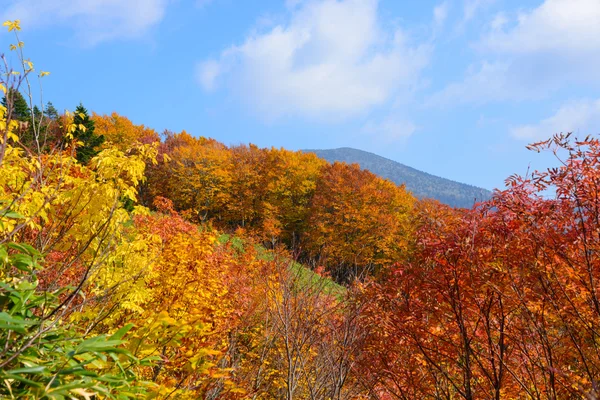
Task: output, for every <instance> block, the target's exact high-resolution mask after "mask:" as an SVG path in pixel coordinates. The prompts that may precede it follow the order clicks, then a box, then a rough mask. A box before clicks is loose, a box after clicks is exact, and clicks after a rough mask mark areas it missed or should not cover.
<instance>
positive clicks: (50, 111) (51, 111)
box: [44, 101, 58, 120]
mask: <svg viewBox="0 0 600 400" xmlns="http://www.w3.org/2000/svg"><path fill="white" fill-rule="evenodd" d="M44 114H46V116H47V117H48V118H50V119H52V120H55V119H57V118H58V110H57V109H56V107H54V104H52V102H51V101H49V102H48V104H46V109H45V110H44Z"/></svg>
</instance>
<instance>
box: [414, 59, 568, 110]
mask: <svg viewBox="0 0 600 400" xmlns="http://www.w3.org/2000/svg"><path fill="white" fill-rule="evenodd" d="M538 67H540V64H539V63H538V62H536V60H528V61H527V62H525V61H523V63H521V64H518V65H516V64H514V63H512V62H501V61H500V62H487V61H483V62H482V63H481V64H475V65H471V66H470V67H469V68H468V69H467V71H466V73H465V77H464V78H463V80H462V81H460V82H453V83H450V84H448V85H447V86H446V87H445V88H444V89H442V90H440V91H438V92H437V93H434V94H433V95H432V96H431V97H430V98H429V99H428V100H427V101H426V105H428V106H447V105H457V104H469V103H473V104H484V103H487V102H490V101H510V100H515V101H523V100H536V99H541V98H544V97H545V96H546V95H547V94H548V93H551V92H553V91H554V90H556V89H557V86H558V85H559V81H558V80H552V79H546V76H547V75H559V72H560V71H554V70H553V69H552V68H550V67H548V68H547V69H546V70H544V71H540V70H539V69H538Z"/></svg>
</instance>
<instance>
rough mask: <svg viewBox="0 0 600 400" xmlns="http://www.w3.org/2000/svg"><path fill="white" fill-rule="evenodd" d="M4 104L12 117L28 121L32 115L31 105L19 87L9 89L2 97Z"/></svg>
mask: <svg viewBox="0 0 600 400" xmlns="http://www.w3.org/2000/svg"><path fill="white" fill-rule="evenodd" d="M2 105H3V106H4V107H6V108H7V110H8V115H10V118H11V119H17V120H20V121H26V120H28V119H29V118H30V117H31V110H30V108H29V105H28V104H27V101H26V100H25V98H24V97H23V95H22V94H21V92H19V91H18V90H17V89H9V91H8V92H7V93H6V95H4V97H3V98H2Z"/></svg>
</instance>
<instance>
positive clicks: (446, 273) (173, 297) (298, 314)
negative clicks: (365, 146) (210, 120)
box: [0, 21, 600, 400]
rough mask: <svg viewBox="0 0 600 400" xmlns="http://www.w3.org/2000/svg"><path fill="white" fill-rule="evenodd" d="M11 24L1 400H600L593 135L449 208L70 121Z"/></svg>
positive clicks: (123, 129) (209, 146)
mask: <svg viewBox="0 0 600 400" xmlns="http://www.w3.org/2000/svg"><path fill="white" fill-rule="evenodd" d="M4 28H5V29H7V30H8V31H9V32H10V34H11V35H13V34H14V37H13V38H14V44H13V45H11V48H10V49H7V54H6V55H3V56H2V59H1V60H0V61H1V65H0V73H1V75H0V90H1V91H2V93H1V95H2V96H3V102H2V105H1V106H0V398H2V399H57V400H58V399H137V398H139V399H146V398H148V399H287V400H292V399H314V400H317V399H319V400H326V399H332V400H333V399H336V400H342V399H346V400H349V399H365V400H366V399H380V400H392V399H406V400H409V399H432V400H433V399H435V400H454V399H465V400H475V399H535V400H557V399H597V398H600V386H599V385H600V283H599V282H600V197H599V195H600V139H598V138H597V137H579V138H577V137H575V136H574V135H571V134H568V133H564V134H563V133H557V134H555V135H554V136H551V135H552V134H553V132H548V136H549V137H550V139H548V140H545V141H541V142H538V143H533V144H531V145H529V149H530V150H531V151H533V152H549V153H551V154H554V156H555V157H556V162H557V165H558V167H552V168H549V169H547V170H542V171H534V172H532V173H529V174H528V175H527V176H518V175H514V176H511V177H508V178H507V180H506V186H505V188H504V189H498V190H496V191H495V192H494V195H493V197H492V198H491V199H490V200H489V201H486V202H483V203H478V204H476V205H475V206H474V207H473V208H471V209H464V208H452V207H449V206H447V205H444V204H441V203H439V202H437V201H434V200H429V199H418V198H416V197H415V196H413V195H412V194H411V193H410V192H409V191H407V190H405V188H404V187H403V186H398V185H396V184H394V183H392V182H391V181H389V180H385V179H383V178H380V177H378V176H376V175H374V174H373V173H371V172H369V171H368V170H362V169H360V167H359V166H358V165H356V164H345V163H338V162H335V163H328V162H326V161H325V160H322V159H320V158H318V157H317V156H316V155H315V154H313V153H303V152H300V151H289V150H286V149H283V148H260V147H257V146H255V145H252V144H249V145H244V144H242V145H235V146H229V145H225V144H223V143H221V142H219V141H218V140H215V139H212V138H207V137H197V136H194V135H193V134H190V133H187V132H185V131H182V132H171V131H165V132H160V133H159V132H156V131H155V130H153V129H151V128H148V127H146V126H144V125H136V124H134V123H133V122H132V121H130V120H129V119H128V118H127V117H126V116H123V115H119V114H117V113H112V114H110V115H100V114H96V113H94V112H93V110H87V109H86V108H85V106H84V105H83V104H79V105H75V107H74V108H73V110H72V111H71V112H69V111H65V112H59V111H57V110H56V109H55V108H54V106H53V105H52V104H51V103H48V102H44V103H39V102H38V101H37V100H36V99H37V97H36V96H35V95H33V94H32V93H37V90H38V89H37V86H36V85H38V83H37V82H38V80H37V77H39V78H43V79H48V78H46V77H45V76H46V75H48V73H47V72H43V71H39V70H37V69H34V65H33V63H32V62H31V61H30V60H29V59H28V58H27V56H26V55H25V53H26V52H25V50H26V47H25V46H24V45H23V43H22V42H21V41H20V39H19V31H20V25H19V22H18V21H9V22H7V23H5V24H4ZM43 79H41V80H40V82H42V83H43ZM81 95H82V96H84V95H85V93H82V94H81ZM45 96H46V97H48V98H51V97H52V94H51V93H48V94H46V95H45ZM38 103H39V104H38Z"/></svg>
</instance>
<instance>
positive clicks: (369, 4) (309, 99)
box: [197, 0, 430, 120]
mask: <svg viewBox="0 0 600 400" xmlns="http://www.w3.org/2000/svg"><path fill="white" fill-rule="evenodd" d="M293 3H294V4H293V7H294V8H293V9H290V13H291V14H290V19H289V22H288V23H287V24H281V25H277V26H275V27H273V28H270V29H269V30H268V31H267V32H263V33H256V34H252V35H251V36H249V37H247V38H246V40H245V41H244V43H243V44H242V45H240V46H233V47H231V48H229V49H226V50H224V51H223V52H222V53H221V56H220V57H219V59H218V60H213V61H204V62H202V63H199V64H198V68H197V78H198V81H199V83H200V85H202V86H203V87H204V88H205V89H207V90H210V89H212V88H214V87H215V85H216V84H217V83H219V82H226V83H227V84H228V86H229V87H230V88H231V89H232V90H233V91H235V92H236V93H237V94H238V95H240V96H241V97H242V98H243V99H244V100H245V101H246V102H247V103H248V104H250V105H251V106H252V107H253V108H254V109H255V110H256V111H257V112H258V113H259V114H261V115H262V116H263V117H265V118H267V119H273V118H278V117H281V116H286V115H296V116H308V117H314V118H325V119H334V120H339V119H343V118H346V117H349V116H353V115H357V114H361V113H363V112H365V111H367V110H369V109H371V108H372V107H374V106H378V105H382V104H384V103H386V102H388V101H389V100H390V99H391V98H392V97H393V96H396V95H398V94H399V93H400V92H401V91H402V90H403V89H409V88H410V87H411V86H412V85H414V84H415V83H416V82H417V81H418V80H419V74H420V72H421V70H422V69H423V68H424V67H425V66H426V65H427V64H428V61H429V53H430V48H429V46H427V45H421V46H419V45H416V46H413V45H411V44H409V41H408V38H407V36H406V35H405V33H404V32H402V31H401V30H397V31H395V32H388V31H385V30H384V28H383V27H382V24H381V21H380V19H379V16H378V1H377V0H343V1H335V0H312V1H310V0H307V1H301V2H297V1H294V2H293ZM215 71H217V72H219V73H215Z"/></svg>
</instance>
